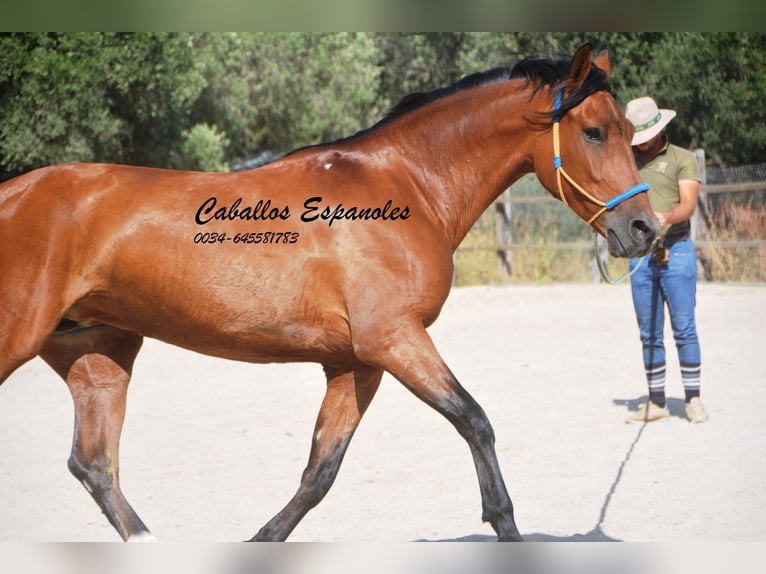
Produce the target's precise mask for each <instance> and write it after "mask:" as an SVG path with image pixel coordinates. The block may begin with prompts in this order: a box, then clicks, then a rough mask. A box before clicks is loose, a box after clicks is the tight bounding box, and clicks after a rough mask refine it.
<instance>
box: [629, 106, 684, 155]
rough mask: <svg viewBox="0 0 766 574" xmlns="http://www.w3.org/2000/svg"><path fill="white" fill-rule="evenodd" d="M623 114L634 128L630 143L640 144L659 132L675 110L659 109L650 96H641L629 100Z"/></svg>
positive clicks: (672, 116) (674, 113) (671, 117)
mask: <svg viewBox="0 0 766 574" xmlns="http://www.w3.org/2000/svg"><path fill="white" fill-rule="evenodd" d="M625 115H626V116H627V118H628V119H629V120H630V121H631V123H632V124H633V126H634V127H635V128H636V131H635V133H634V134H633V141H632V142H630V145H641V144H642V143H646V142H648V141H649V140H650V139H652V138H653V137H654V136H656V135H657V134H658V133H660V132H661V131H662V130H663V129H664V128H665V126H666V125H668V124H669V123H670V120H672V119H673V118H674V117H676V112H675V111H673V110H660V109H659V108H657V104H656V103H654V100H653V99H652V98H649V97H643V98H636V99H635V100H630V101H629V102H628V107H627V109H626V111H625Z"/></svg>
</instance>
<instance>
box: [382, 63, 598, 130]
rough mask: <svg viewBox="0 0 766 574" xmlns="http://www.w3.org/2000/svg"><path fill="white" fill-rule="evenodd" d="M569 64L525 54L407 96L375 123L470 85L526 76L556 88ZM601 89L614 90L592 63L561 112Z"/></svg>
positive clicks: (537, 88)
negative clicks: (508, 64)
mask: <svg viewBox="0 0 766 574" xmlns="http://www.w3.org/2000/svg"><path fill="white" fill-rule="evenodd" d="M569 67H570V61H569V60H548V59H543V58H525V59H523V60H521V61H520V62H518V63H517V64H516V65H515V66H513V67H512V68H509V67H501V68H493V69H491V70H487V71H485V72H477V73H475V74H471V75H469V76H466V77H464V78H462V79H461V80H458V81H457V82H455V83H454V84H452V85H451V86H446V87H443V88H437V89H435V90H432V91H430V92H417V93H414V94H409V95H407V96H404V97H403V98H402V99H401V100H400V101H399V103H398V104H396V105H395V106H394V107H393V108H391V110H390V111H389V112H388V113H387V114H386V116H385V117H384V118H383V119H382V120H380V121H379V122H378V123H377V124H375V126H373V127H376V126H378V125H381V124H383V123H387V122H389V121H391V120H393V119H396V118H398V117H401V116H403V115H404V114H406V113H408V112H411V111H413V110H416V109H418V108H420V107H422V106H424V105H426V104H428V103H430V102H433V101H434V100H437V99H439V98H442V97H444V96H448V95H450V94H454V93H456V92H460V91H462V90H467V89H470V88H476V87H479V86H486V85H489V84H495V83H498V82H504V81H506V80H513V79H523V80H525V81H526V82H527V84H532V85H533V86H534V93H537V92H538V91H540V90H541V89H543V88H545V87H547V88H549V89H551V90H554V89H556V88H558V87H559V86H560V85H561V84H562V83H563V82H564V81H565V80H566V79H567V76H568V75H569ZM599 90H606V91H609V92H611V88H610V86H609V82H608V80H607V78H606V74H605V73H604V72H603V71H602V70H601V69H599V68H597V67H596V66H593V67H592V68H591V71H590V73H589V74H588V77H587V78H586V80H585V82H583V85H582V86H581V87H580V89H579V90H576V91H575V92H573V93H571V94H569V96H568V97H567V98H566V99H565V100H564V101H563V102H562V104H561V111H560V115H562V116H563V115H564V114H565V113H566V112H567V111H569V110H571V109H572V108H574V107H575V106H577V105H578V104H580V103H581V102H582V101H583V100H584V99H585V98H587V97H588V96H590V95H591V94H593V93H595V92H597V91H599Z"/></svg>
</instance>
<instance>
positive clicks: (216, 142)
mask: <svg viewBox="0 0 766 574" xmlns="http://www.w3.org/2000/svg"><path fill="white" fill-rule="evenodd" d="M183 136H184V141H183V145H182V146H181V154H180V155H179V157H178V158H177V159H175V160H174V161H173V164H174V165H175V167H177V168H180V169H190V170H197V171H229V166H228V164H227V163H226V161H225V160H224V149H225V147H226V144H227V141H226V137H225V136H224V135H223V133H221V132H219V131H218V130H216V129H215V128H214V127H210V126H209V125H207V124H197V125H195V126H194V127H193V128H192V129H190V130H189V131H188V132H184V134H183Z"/></svg>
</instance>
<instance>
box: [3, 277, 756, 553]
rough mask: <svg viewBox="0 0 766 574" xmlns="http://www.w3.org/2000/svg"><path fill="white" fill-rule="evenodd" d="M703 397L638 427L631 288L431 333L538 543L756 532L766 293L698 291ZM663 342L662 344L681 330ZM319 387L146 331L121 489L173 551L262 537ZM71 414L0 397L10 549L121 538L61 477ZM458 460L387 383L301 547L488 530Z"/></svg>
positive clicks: (543, 295) (527, 291)
mask: <svg viewBox="0 0 766 574" xmlns="http://www.w3.org/2000/svg"><path fill="white" fill-rule="evenodd" d="M698 324H699V331H700V337H701V342H702V352H703V391H702V392H703V399H704V401H705V403H706V405H707V407H708V410H709V412H710V415H711V419H710V421H709V422H708V423H707V424H704V425H690V424H688V423H687V421H686V420H685V419H684V418H683V400H682V397H683V391H682V387H681V383H680V375H679V374H678V364H677V356H676V355H675V351H674V349H673V348H672V343H671V345H670V353H669V365H668V366H669V369H668V372H669V375H668V377H669V378H668V387H667V391H668V395H669V397H670V401H669V405H670V409H671V412H672V414H673V415H674V416H673V417H672V419H671V420H669V421H666V422H662V423H655V424H651V425H646V426H642V425H638V426H636V425H627V424H624V422H623V421H624V419H625V417H626V415H627V414H628V411H629V409H631V408H635V406H636V405H637V403H638V402H639V400H640V399H642V397H645V393H646V392H645V386H644V381H643V372H642V365H641V360H640V345H639V342H638V336H637V328H636V325H635V319H634V317H633V311H632V304H631V301H630V293H629V288H628V287H626V286H624V285H621V286H617V287H611V286H606V285H600V286H591V285H555V286H542V287H531V286H530V287H526V286H524V287H516V286H514V287H477V288H462V289H456V290H454V291H453V292H452V294H451V295H450V298H449V300H448V302H447V304H446V306H445V308H444V310H443V313H442V316H441V317H440V319H439V320H438V321H437V323H436V324H435V325H434V326H433V327H432V328H431V330H430V332H431V334H432V336H433V338H434V340H435V342H436V344H437V347H438V348H439V349H440V351H441V353H442V355H443V356H444V358H445V360H446V361H447V363H448V364H449V365H450V366H451V368H452V370H453V371H454V372H455V373H456V374H457V376H458V377H459V378H460V380H461V381H462V383H463V384H464V386H466V387H467V388H468V390H469V391H470V392H471V393H472V394H473V396H474V397H475V398H476V399H477V400H478V401H479V402H480V403H481V404H482V405H483V406H484V408H485V410H486V411H487V414H488V415H489V418H490V420H491V421H492V423H493V425H494V428H495V433H496V435H497V451H498V455H499V457H500V464H501V467H502V469H503V471H504V475H505V479H506V482H507V484H508V488H509V490H510V493H511V496H512V498H513V500H514V503H515V506H516V519H517V523H518V525H519V528H520V530H521V532H522V534H524V535H525V537H526V538H527V539H528V540H531V541H581V540H585V541H606V540H618V541H628V542H675V543H686V542H695V543H698V542H707V541H710V542H714V541H715V542H721V541H726V542H751V541H764V540H766V512H765V511H764V509H766V449H764V437H766V416H764V406H766V375H764V370H763V367H762V365H761V363H760V360H759V357H760V356H761V355H762V354H763V353H764V352H765V351H764V350H765V349H766V327H765V325H766V286H740V285H717V284H701V285H700V287H699V303H698ZM666 332H667V338H668V340H671V339H672V337H671V336H670V333H669V327H668V328H667V329H666ZM323 387H324V378H323V376H322V371H321V368H320V367H319V366H317V365H247V364H240V363H235V362H229V361H222V360H218V359H211V358H208V357H204V356H200V355H196V354H194V353H190V352H188V351H183V350H180V349H177V348H173V347H169V346H166V345H164V344H161V343H158V342H155V341H149V340H147V341H146V342H145V345H144V349H143V351H142V352H141V354H140V355H139V358H138V361H137V364H136V368H135V373H134V377H133V382H132V386H131V392H130V394H129V402H128V416H127V421H126V424H125V429H124V432H123V440H122V463H121V465H122V484H123V490H124V491H125V493H126V495H127V497H128V499H129V500H130V501H131V503H132V504H133V506H134V507H135V508H136V509H137V510H138V512H139V514H140V515H141V516H142V518H143V520H144V521H145V522H146V523H147V524H148V525H149V527H150V528H151V529H152V531H153V532H154V534H155V535H156V536H157V538H159V539H160V540H161V541H187V542H188V541H237V540H242V539H244V538H249V537H250V536H252V535H253V534H254V533H255V532H256V531H257V529H258V528H259V527H260V526H261V525H262V524H263V523H265V522H266V521H267V520H268V519H269V518H270V517H271V516H272V515H273V514H274V513H276V512H277V511H278V510H279V509H280V508H281V506H282V505H283V504H284V503H286V502H287V500H288V499H289V497H290V496H291V495H292V494H293V492H294V491H295V488H296V487H297V485H298V480H299V477H300V473H301V471H302V469H303V466H304V463H305V461H306V458H307V455H308V446H309V438H310V435H311V431H312V428H313V424H314V417H315V414H316V411H317V409H318V406H319V403H320V401H321V398H322V395H323ZM71 433H72V405H71V399H70V397H69V394H68V391H67V389H66V387H65V385H64V384H63V383H62V382H61V381H60V380H59V379H58V378H57V377H56V376H55V375H54V374H53V372H52V371H51V370H50V369H49V368H48V367H47V366H46V365H45V364H44V363H42V362H41V361H39V360H35V361H33V362H31V363H28V364H27V365H25V366H24V367H23V368H21V369H20V370H18V371H17V372H16V373H14V374H13V375H12V376H11V378H10V379H9V380H8V381H7V382H6V383H5V384H4V385H3V386H2V387H1V388H0V540H2V541H115V540H118V539H119V538H118V536H117V534H116V532H115V531H114V530H113V529H112V527H111V526H110V525H109V524H108V523H107V521H106V519H105V518H104V517H103V516H102V515H101V513H100V511H99V509H98V508H97V506H96V505H95V503H94V502H93V501H92V500H91V498H90V496H89V495H88V493H87V492H86V491H85V490H84V489H83V488H82V486H80V485H79V484H78V483H77V482H76V481H75V479H74V478H73V477H72V476H71V475H70V474H69V472H68V470H67V466H66V460H67V457H68V453H69V447H70V444H71ZM480 516H481V509H480V499H479V492H478V486H477V482H476V477H475V473H474V470H473V466H472V462H471V458H470V455H469V452H468V449H467V447H466V445H465V443H464V442H463V441H462V439H461V438H460V437H459V436H458V435H457V433H456V432H455V431H454V429H453V428H452V427H451V426H450V425H449V424H448V423H447V422H446V421H445V420H443V419H442V418H441V417H440V416H438V415H437V414H435V413H434V412H433V411H431V410H430V409H429V408H428V407H426V406H425V405H424V404H422V403H420V402H419V401H418V400H417V399H415V398H414V397H412V396H411V395H410V394H409V393H408V392H407V391H405V390H404V389H403V388H402V387H401V386H400V385H399V384H398V383H397V382H396V381H395V380H394V379H392V378H391V377H388V376H386V378H384V381H383V384H382V386H381V389H380V391H379V393H378V395H377V397H376V399H375V401H373V404H372V406H371V407H370V410H369V411H368V414H367V415H366V417H365V420H364V421H363V422H362V424H361V426H360V428H359V430H358V432H357V435H356V437H355V438H354V441H353V442H352V444H351V447H350V449H349V452H348V455H347V457H346V460H345V462H344V465H343V467H342V468H341V472H340V475H339V477H338V480H337V482H336V484H335V485H334V487H333V489H332V490H331V491H330V494H329V495H328V496H327V498H326V499H325V500H324V501H323V502H322V503H321V504H320V505H319V506H318V507H317V508H316V509H315V510H314V511H312V512H311V513H309V515H308V516H307V517H306V518H305V519H304V520H303V522H302V523H301V524H299V526H298V528H297V529H296V530H295V532H294V533H293V536H292V537H291V540H293V541H350V542H363V541H375V542H378V543H379V542H386V541H414V540H450V541H455V540H477V541H479V540H490V539H492V538H493V532H492V530H491V528H490V527H489V526H488V525H486V524H483V523H482V522H481V519H480Z"/></svg>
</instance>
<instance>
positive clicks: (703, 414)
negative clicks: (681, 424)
mask: <svg viewBox="0 0 766 574" xmlns="http://www.w3.org/2000/svg"><path fill="white" fill-rule="evenodd" d="M686 418H687V419H689V422H690V423H695V424H696V423H704V422H705V421H707V420H708V418H709V417H708V414H707V411H706V410H705V405H703V404H702V401H701V400H700V398H699V397H694V398H693V399H692V400H690V401H689V402H688V403H686Z"/></svg>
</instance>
